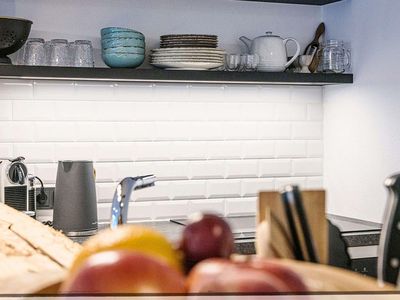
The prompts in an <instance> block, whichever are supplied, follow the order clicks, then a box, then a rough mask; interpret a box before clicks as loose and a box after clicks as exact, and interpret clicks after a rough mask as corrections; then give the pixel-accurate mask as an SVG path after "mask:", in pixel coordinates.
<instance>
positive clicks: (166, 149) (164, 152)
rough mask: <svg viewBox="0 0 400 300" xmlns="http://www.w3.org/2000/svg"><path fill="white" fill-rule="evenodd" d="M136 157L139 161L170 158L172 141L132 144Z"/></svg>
mask: <svg viewBox="0 0 400 300" xmlns="http://www.w3.org/2000/svg"><path fill="white" fill-rule="evenodd" d="M132 152H133V154H134V156H133V157H134V159H135V160H138V161H152V160H169V159H170V158H171V156H172V154H171V142H138V143H134V144H133V145H132Z"/></svg>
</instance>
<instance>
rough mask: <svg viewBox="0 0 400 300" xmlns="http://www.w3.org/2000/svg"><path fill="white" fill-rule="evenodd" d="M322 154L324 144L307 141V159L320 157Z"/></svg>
mask: <svg viewBox="0 0 400 300" xmlns="http://www.w3.org/2000/svg"><path fill="white" fill-rule="evenodd" d="M323 153H324V144H323V142H322V141H308V142H307V154H308V156H309V157H322V156H323Z"/></svg>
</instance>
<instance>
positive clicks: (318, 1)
mask: <svg viewBox="0 0 400 300" xmlns="http://www.w3.org/2000/svg"><path fill="white" fill-rule="evenodd" d="M240 1H250V2H271V3H285V4H302V5H319V6H321V5H325V4H330V3H335V2H340V1H342V0H240Z"/></svg>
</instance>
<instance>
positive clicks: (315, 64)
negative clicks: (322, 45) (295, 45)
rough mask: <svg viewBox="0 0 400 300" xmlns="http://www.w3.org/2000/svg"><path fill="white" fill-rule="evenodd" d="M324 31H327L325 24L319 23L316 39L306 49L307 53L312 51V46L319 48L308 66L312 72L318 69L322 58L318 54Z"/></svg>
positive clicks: (305, 52)
mask: <svg viewBox="0 0 400 300" xmlns="http://www.w3.org/2000/svg"><path fill="white" fill-rule="evenodd" d="M324 33H325V24H324V23H321V24H319V26H318V28H317V30H316V31H315V36H314V39H313V40H312V41H311V43H310V44H309V45H308V46H307V47H306V49H305V50H304V55H306V54H307V53H310V52H311V51H310V49H311V48H315V49H316V50H317V51H316V52H315V54H314V58H313V60H312V61H311V64H310V65H309V66H308V69H309V70H310V72H311V73H314V72H315V71H316V70H317V68H318V65H319V60H320V58H319V55H318V49H319V39H320V37H321V36H322V35H323V34H324Z"/></svg>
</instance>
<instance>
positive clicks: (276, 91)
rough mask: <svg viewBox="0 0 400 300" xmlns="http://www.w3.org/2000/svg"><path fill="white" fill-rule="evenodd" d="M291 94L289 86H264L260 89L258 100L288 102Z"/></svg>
mask: <svg viewBox="0 0 400 300" xmlns="http://www.w3.org/2000/svg"><path fill="white" fill-rule="evenodd" d="M291 92H292V87H290V86H273V85H269V86H268V85H264V86H261V89H260V99H261V100H262V101H268V102H275V103H282V102H289V101H290V97H291Z"/></svg>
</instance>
